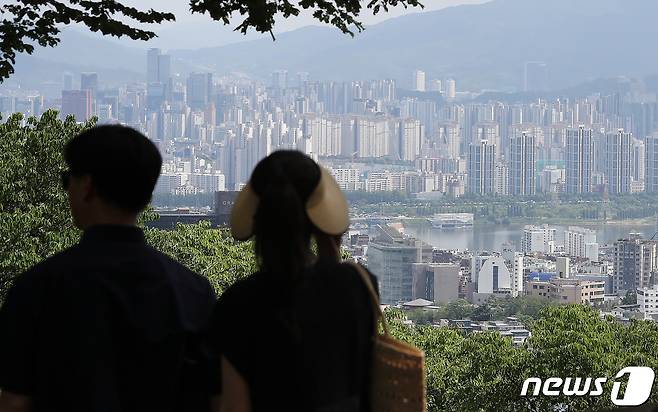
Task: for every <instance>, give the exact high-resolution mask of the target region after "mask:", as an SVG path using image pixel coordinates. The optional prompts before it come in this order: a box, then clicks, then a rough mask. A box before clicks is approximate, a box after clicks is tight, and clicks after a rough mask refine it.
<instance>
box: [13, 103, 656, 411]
mask: <svg viewBox="0 0 658 412" xmlns="http://www.w3.org/2000/svg"><path fill="white" fill-rule="evenodd" d="M92 125H93V122H89V123H86V124H76V123H75V121H74V119H72V118H68V119H67V120H66V121H61V120H59V119H58V115H57V113H56V112H52V111H50V112H47V113H46V114H44V115H43V116H42V117H41V118H40V119H39V120H37V119H29V120H28V121H27V123H26V124H23V121H22V118H21V116H14V117H12V118H10V119H9V120H8V121H6V122H5V123H2V124H0V294H1V295H4V293H6V290H7V288H8V287H9V286H10V285H11V282H12V281H13V279H14V278H15V277H16V276H19V274H20V273H21V272H23V271H24V270H26V269H27V268H29V267H31V266H32V265H34V264H36V263H37V262H39V261H41V260H43V259H44V258H46V257H48V256H51V255H52V254H54V253H56V252H58V251H60V250H62V249H64V248H66V247H68V246H70V245H72V244H74V243H75V242H76V241H77V239H78V237H79V233H78V231H77V230H76V229H75V228H74V227H73V225H72V223H71V219H70V216H69V211H68V205H67V200H66V196H65V193H64V191H63V190H62V189H61V187H60V184H59V179H58V173H57V172H58V171H60V170H62V169H63V168H64V164H63V160H62V157H61V151H62V148H63V145H64V143H65V142H66V141H67V140H68V139H69V138H70V137H72V136H73V135H75V134H76V133H79V132H80V131H81V130H82V129H84V128H86V127H90V126H92ZM149 218H152V213H147V214H145V216H144V219H149ZM146 235H147V238H148V241H149V243H150V244H152V245H153V246H154V247H155V248H157V249H159V250H162V251H163V252H165V253H167V254H169V255H171V256H172V257H173V258H175V259H177V260H179V261H180V262H182V263H183V264H185V265H187V266H188V267H189V268H190V269H192V270H194V271H196V272H198V273H200V274H202V275H204V276H206V277H208V279H209V280H210V282H211V283H212V284H213V286H214V287H215V289H216V291H217V292H218V293H219V294H221V293H222V291H223V290H225V289H226V287H228V286H229V285H231V284H232V283H233V282H235V281H236V280H238V279H240V278H242V277H244V276H248V275H249V274H250V273H252V272H253V271H254V270H255V269H256V264H255V259H254V254H253V249H252V245H251V244H250V243H237V242H234V241H233V240H232V238H231V237H230V235H229V233H228V232H227V231H226V230H222V229H213V228H211V227H210V225H209V224H207V223H201V224H198V225H180V226H178V227H177V228H176V229H175V230H173V231H162V230H157V229H146ZM337 299H338V298H337ZM545 303H546V302H545V301H539V300H535V299H531V298H521V299H510V300H494V301H491V302H489V304H488V305H484V306H481V307H473V306H471V305H469V304H468V303H465V302H464V301H457V302H453V303H451V304H448V305H446V306H445V307H442V308H441V309H440V313H441V316H442V317H445V318H465V317H472V318H473V319H475V318H478V319H483V320H485V319H498V318H500V317H505V316H509V315H516V316H518V317H520V318H521V319H523V318H522V317H523V316H526V317H527V318H528V319H530V318H532V319H534V322H533V323H532V327H531V329H532V337H531V338H530V339H529V340H528V342H527V344H526V346H524V347H515V346H514V345H512V343H511V341H510V340H509V339H508V338H504V337H502V336H501V335H500V334H498V333H494V332H484V333H476V334H472V335H468V336H464V335H462V334H461V333H459V332H458V331H456V330H454V329H449V328H434V327H432V326H429V325H426V326H425V325H421V326H418V327H409V326H407V325H405V324H403V323H402V322H401V321H400V316H401V313H400V312H397V311H392V312H391V313H389V314H388V316H389V318H390V320H391V330H392V332H393V334H394V335H395V336H396V337H398V338H400V339H403V340H405V341H407V342H410V343H412V344H414V345H416V346H418V347H420V348H421V349H423V350H424V351H425V353H426V361H427V378H428V402H429V410H430V411H432V412H434V411H528V410H530V411H545V410H555V405H561V406H563V407H561V408H560V410H565V411H566V410H569V411H585V410H588V411H589V410H601V409H602V408H605V407H608V406H611V404H610V396H609V393H610V389H611V386H612V377H613V376H614V375H615V374H616V373H617V372H618V371H619V370H620V369H622V368H623V367H625V366H649V367H652V368H654V370H658V351H657V350H656V348H658V325H656V324H653V323H649V322H646V321H634V322H632V323H631V324H630V326H623V325H621V324H619V323H617V322H615V321H612V320H607V319H600V317H599V315H598V312H597V311H595V310H593V309H590V308H586V307H580V306H561V307H556V306H551V305H547V304H545ZM427 321H430V320H427ZM253 327H258V325H257V324H254V326H253ZM330 332H331V331H328V333H330ZM534 376H538V377H542V378H547V377H551V376H555V377H568V376H574V377H592V378H596V377H608V378H609V381H608V382H607V383H606V386H605V388H606V392H605V395H604V396H598V397H596V396H595V397H589V396H579V397H565V396H558V397H543V396H542V397H521V396H520V392H521V388H522V384H523V381H524V380H525V379H526V378H528V377H534ZM651 400H652V401H654V402H656V401H658V385H654V388H653V393H652V398H651Z"/></svg>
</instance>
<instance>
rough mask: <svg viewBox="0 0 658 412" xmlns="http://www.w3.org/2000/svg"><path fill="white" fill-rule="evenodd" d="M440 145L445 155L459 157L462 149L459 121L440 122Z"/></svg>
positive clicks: (453, 157)
mask: <svg viewBox="0 0 658 412" xmlns="http://www.w3.org/2000/svg"><path fill="white" fill-rule="evenodd" d="M438 137H439V147H440V148H441V149H442V151H443V155H444V157H448V158H451V159H458V158H459V155H460V153H461V150H460V143H461V138H460V127H459V123H457V122H444V123H440V124H439V127H438Z"/></svg>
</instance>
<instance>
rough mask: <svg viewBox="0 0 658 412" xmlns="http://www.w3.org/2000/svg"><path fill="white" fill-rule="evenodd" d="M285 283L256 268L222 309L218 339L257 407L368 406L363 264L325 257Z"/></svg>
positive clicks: (370, 327)
mask: <svg viewBox="0 0 658 412" xmlns="http://www.w3.org/2000/svg"><path fill="white" fill-rule="evenodd" d="M371 278H372V280H373V281H374V277H372V275H371ZM374 284H376V282H374ZM283 289H284V288H283V287H281V286H280V285H278V284H277V282H276V278H275V276H268V274H267V273H256V274H255V275H253V276H252V277H250V278H247V279H244V280H242V281H240V282H238V283H236V284H235V285H233V286H232V287H231V288H229V289H228V290H227V291H226V292H224V294H223V295H222V296H221V297H220V299H219V301H218V304H217V307H216V310H215V317H214V320H213V329H214V333H216V334H217V335H216V338H217V340H218V342H217V346H218V347H219V348H220V351H221V354H222V355H223V356H224V357H226V358H227V359H228V360H229V361H230V362H231V364H232V365H233V366H234V367H235V368H236V370H237V371H238V372H239V373H240V375H241V376H242V377H243V378H244V379H245V380H246V382H247V383H248V384H249V388H250V396H251V404H252V410H253V411H254V412H258V411H279V410H281V411H284V410H285V411H305V412H312V411H318V412H319V411H322V412H329V411H341V412H353V411H365V410H367V408H368V406H367V381H368V370H369V367H370V352H371V346H372V336H373V331H374V324H373V309H372V308H373V307H372V302H371V297H370V295H369V294H368V292H367V289H366V286H365V285H364V283H363V280H362V279H361V277H360V276H359V274H358V272H357V271H356V269H355V268H354V267H352V266H350V265H348V264H338V263H331V262H323V263H318V264H316V265H315V266H314V267H313V268H310V269H309V270H308V271H307V273H305V275H304V276H303V280H302V282H301V284H300V285H299V286H298V287H297V288H296V289H295V290H293V291H290V290H283Z"/></svg>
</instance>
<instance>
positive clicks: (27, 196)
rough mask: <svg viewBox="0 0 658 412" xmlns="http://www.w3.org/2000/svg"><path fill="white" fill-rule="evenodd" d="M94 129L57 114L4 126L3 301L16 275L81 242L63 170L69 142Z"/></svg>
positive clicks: (0, 192)
mask: <svg viewBox="0 0 658 412" xmlns="http://www.w3.org/2000/svg"><path fill="white" fill-rule="evenodd" d="M91 125H93V122H89V123H86V124H77V123H76V122H75V120H74V119H73V118H72V117H69V118H67V119H66V120H65V121H61V120H59V118H58V115H57V113H56V112H54V111H49V112H46V113H45V114H44V115H43V116H42V117H41V118H40V119H39V120H37V119H36V118H33V117H31V118H29V119H23V116H22V115H20V114H16V115H13V116H12V117H10V118H9V119H7V121H6V122H4V123H2V124H0V222H1V223H0V299H1V298H2V296H4V293H5V292H6V290H7V287H8V286H9V284H10V283H11V281H12V279H13V278H14V277H15V276H16V275H17V274H19V273H21V272H22V271H24V270H25V269H27V268H29V267H30V266H32V265H34V264H35V263H36V262H38V261H40V260H42V259H44V258H45V257H47V256H50V255H52V254H53V253H55V252H57V251H59V250H61V249H63V248H65V247H67V246H69V245H71V244H73V242H75V240H76V239H77V236H78V234H77V231H76V230H75V228H74V227H73V224H72V222H71V217H70V214H69V210H68V203H67V200H66V194H65V192H64V191H63V190H62V188H61V186H60V184H59V171H61V170H63V169H64V161H63V158H62V149H63V147H64V144H65V143H66V141H67V140H68V139H69V138H70V137H72V136H74V135H75V134H77V133H79V132H81V131H82V130H84V129H85V128H87V127H90V126H91Z"/></svg>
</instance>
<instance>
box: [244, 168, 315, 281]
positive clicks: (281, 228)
mask: <svg viewBox="0 0 658 412" xmlns="http://www.w3.org/2000/svg"><path fill="white" fill-rule="evenodd" d="M254 229H255V234H256V237H255V239H256V253H257V255H258V256H259V257H260V265H261V269H262V270H263V271H265V272H268V273H271V275H274V277H275V278H278V280H280V281H282V282H283V283H284V284H282V285H281V286H294V284H295V283H296V282H297V280H298V279H299V277H300V276H301V274H302V272H303V270H304V267H305V266H306V265H307V264H308V260H309V254H310V232H311V225H310V221H309V220H308V217H307V215H306V210H305V207H304V203H303V201H302V199H301V197H300V196H299V194H298V193H297V190H296V189H295V187H294V186H293V184H292V183H291V182H290V180H288V179H287V178H285V177H283V176H281V177H280V178H278V179H275V180H274V181H273V182H272V184H270V185H268V186H267V187H266V188H265V190H264V191H263V192H262V193H261V198H260V203H259V207H258V210H257V211H256V216H255V228H254Z"/></svg>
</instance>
